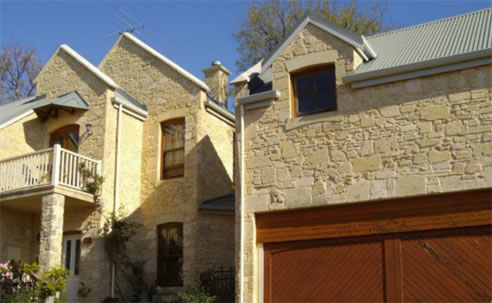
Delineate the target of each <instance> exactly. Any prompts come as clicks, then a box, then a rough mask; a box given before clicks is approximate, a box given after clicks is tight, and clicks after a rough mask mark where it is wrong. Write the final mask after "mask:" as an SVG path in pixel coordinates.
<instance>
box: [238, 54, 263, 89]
mask: <svg viewBox="0 0 492 303" xmlns="http://www.w3.org/2000/svg"><path fill="white" fill-rule="evenodd" d="M262 62H263V59H261V60H260V62H258V63H256V64H255V65H253V66H251V67H250V68H248V69H247V70H246V71H244V72H243V73H242V74H240V75H239V76H237V77H236V79H234V80H232V81H231V84H238V83H241V82H245V81H246V82H249V81H250V80H251V77H250V75H251V74H254V73H261V64H262Z"/></svg>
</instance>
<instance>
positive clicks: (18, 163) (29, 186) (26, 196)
mask: <svg viewBox="0 0 492 303" xmlns="http://www.w3.org/2000/svg"><path fill="white" fill-rule="evenodd" d="M82 165H83V166H84V167H85V169H86V170H87V171H88V172H90V173H91V174H100V171H101V161H100V160H93V159H90V158H88V157H85V156H82V155H80V154H78V153H75V152H72V151H69V150H67V149H64V148H61V147H60V145H58V144H55V145H54V147H52V148H47V149H43V150H40V151H36V152H33V153H29V154H24V155H19V156H15V157H11V158H7V159H2V160H0V201H1V203H2V205H5V206H7V205H8V206H10V207H14V208H21V209H23V210H27V211H31V212H32V211H35V210H36V209H39V207H38V206H39V205H35V203H36V202H35V201H34V200H38V199H36V197H38V196H40V195H45V194H48V193H58V194H62V195H64V196H67V197H69V198H72V200H79V201H83V202H89V203H92V202H93V200H94V197H93V195H92V194H90V193H88V192H87V191H86V188H85V185H86V184H85V182H86V181H87V180H84V178H83V175H82V173H81V170H80V167H81V166H82ZM12 200H14V201H12ZM15 200H18V201H16V202H15ZM7 201H11V202H7ZM29 201H30V202H29ZM74 203H77V202H76V201H74Z"/></svg>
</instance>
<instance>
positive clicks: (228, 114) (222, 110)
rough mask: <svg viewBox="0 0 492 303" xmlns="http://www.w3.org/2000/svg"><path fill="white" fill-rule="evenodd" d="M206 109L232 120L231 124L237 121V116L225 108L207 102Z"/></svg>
mask: <svg viewBox="0 0 492 303" xmlns="http://www.w3.org/2000/svg"><path fill="white" fill-rule="evenodd" d="M204 103H205V107H207V108H210V109H212V110H213V111H215V112H217V113H218V114H219V115H221V116H223V117H224V118H226V119H228V120H230V122H233V123H234V121H235V120H236V116H234V114H233V113H231V112H229V111H228V110H226V109H225V108H222V107H220V106H219V105H217V104H215V103H214V102H212V101H209V100H205V102H204Z"/></svg>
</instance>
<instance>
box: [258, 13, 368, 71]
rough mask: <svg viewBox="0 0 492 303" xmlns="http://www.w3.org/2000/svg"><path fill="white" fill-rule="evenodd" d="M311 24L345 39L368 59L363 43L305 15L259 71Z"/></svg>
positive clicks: (263, 69)
mask: <svg viewBox="0 0 492 303" xmlns="http://www.w3.org/2000/svg"><path fill="white" fill-rule="evenodd" d="M309 23H311V24H313V25H315V26H317V27H319V28H321V29H322V30H324V31H326V32H328V33H330V34H332V35H333V36H335V37H337V38H338V39H340V40H342V41H345V42H347V43H348V44H350V45H352V46H353V47H354V48H355V49H356V50H357V51H358V52H360V53H361V56H362V57H363V58H364V59H365V60H366V61H367V60H368V57H367V56H366V54H364V51H363V50H362V49H363V48H364V46H363V45H361V44H359V43H357V42H356V41H354V40H352V39H350V38H349V37H347V36H345V35H343V34H341V33H339V32H337V31H336V30H333V29H331V28H329V27H328V26H326V25H324V24H322V23H320V22H318V21H316V20H314V19H311V17H309V16H308V17H306V19H304V21H303V22H302V23H301V24H300V25H299V26H298V27H297V28H296V29H295V30H294V31H293V32H292V33H291V34H290V36H289V37H288V38H287V39H285V40H284V41H283V42H282V44H281V45H280V47H279V48H278V49H277V50H276V51H275V52H274V53H273V54H272V55H271V56H270V58H269V59H268V61H266V62H265V64H263V67H262V69H261V72H262V73H263V72H264V71H265V70H266V69H267V68H268V67H270V65H271V64H272V63H273V60H275V58H277V56H279V55H280V54H281V53H282V52H283V50H284V49H285V48H286V47H287V45H289V43H290V42H292V40H294V38H295V37H296V36H297V35H298V34H299V33H300V32H301V30H303V29H304V28H305V27H306V26H307V24H309Z"/></svg>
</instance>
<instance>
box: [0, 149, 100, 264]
mask: <svg viewBox="0 0 492 303" xmlns="http://www.w3.org/2000/svg"><path fill="white" fill-rule="evenodd" d="M81 166H83V167H84V170H83V171H82V170H81V169H80V167H81ZM100 171H101V161H98V160H93V159H90V158H88V157H85V156H82V155H80V154H78V153H75V152H72V151H69V150H67V149H64V148H61V147H60V145H54V147H53V148H48V149H44V150H40V151H37V152H33V153H29V154H24V155H20V156H16V157H11V158H8V159H3V160H0V261H2V262H4V261H6V260H8V259H12V258H14V259H20V260H22V261H25V262H33V261H38V262H39V263H40V265H41V266H42V268H44V269H46V268H50V267H53V266H58V265H60V264H61V261H62V260H61V259H62V238H63V237H64V232H65V233H66V232H67V231H70V232H77V233H80V232H81V230H82V225H83V224H84V222H85V221H86V220H87V219H88V217H89V216H90V214H91V213H93V212H94V210H95V204H94V195H93V194H92V193H90V192H88V190H87V182H88V180H87V179H88V177H87V176H88V174H89V175H90V176H94V175H95V174H99V175H100V174H101V172H100Z"/></svg>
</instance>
